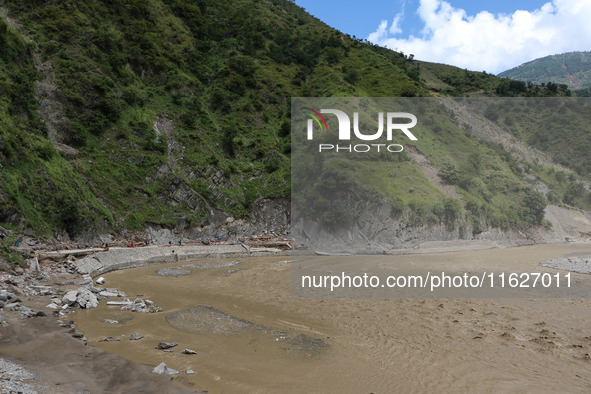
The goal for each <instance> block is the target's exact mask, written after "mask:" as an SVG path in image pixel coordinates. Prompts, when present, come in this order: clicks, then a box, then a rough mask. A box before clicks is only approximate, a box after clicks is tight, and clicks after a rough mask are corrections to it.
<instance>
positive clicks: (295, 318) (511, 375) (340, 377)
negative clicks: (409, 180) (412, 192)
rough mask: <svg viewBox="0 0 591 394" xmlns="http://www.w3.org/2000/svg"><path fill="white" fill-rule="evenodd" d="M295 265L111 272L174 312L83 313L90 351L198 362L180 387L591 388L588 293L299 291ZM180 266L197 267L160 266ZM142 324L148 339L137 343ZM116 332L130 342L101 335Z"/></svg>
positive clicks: (536, 249) (524, 263)
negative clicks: (325, 295) (450, 295)
mask: <svg viewBox="0 0 591 394" xmlns="http://www.w3.org/2000/svg"><path fill="white" fill-rule="evenodd" d="M586 253H588V254H591V247H590V246H589V245H572V244H570V245H536V246H528V247H520V248H512V249H491V250H484V251H466V252H454V253H434V254H427V255H412V256H373V257H372V259H377V260H380V259H382V260H380V264H398V265H400V264H409V263H412V264H413V267H414V268H413V269H414V270H415V272H422V271H425V270H428V269H432V268H433V267H434V266H436V267H437V268H442V267H443V268H445V266H446V264H447V265H450V266H453V265H456V266H457V265H459V266H465V265H469V266H470V267H472V269H479V268H481V269H486V268H490V267H493V266H494V267H495V269H497V270H503V269H505V270H511V269H514V268H515V267H516V266H519V267H520V268H522V269H525V270H530V271H540V270H541V268H540V266H539V263H540V262H541V261H544V260H547V259H549V258H553V257H559V256H566V255H571V254H577V255H582V254H586ZM357 258H358V257H357ZM285 259H286V258H285V257H283V258H281V257H273V258H254V259H244V260H243V261H241V262H240V263H238V264H235V265H232V266H219V267H217V268H216V266H215V262H216V261H215V260H211V261H209V262H208V263H207V264H205V265H206V266H207V267H204V266H201V267H198V266H187V263H176V264H168V265H158V266H148V267H142V268H136V269H130V270H125V271H118V272H112V273H109V274H107V275H105V277H106V279H107V283H106V285H105V286H108V287H117V288H119V289H120V290H123V291H125V292H126V293H127V294H128V295H129V296H130V297H132V296H134V295H138V294H142V295H143V296H144V297H146V298H150V299H152V300H153V301H155V302H156V303H157V304H158V305H159V306H161V307H162V308H163V309H164V311H163V312H160V313H156V314H141V313H132V312H126V313H124V312H121V311H119V310H118V309H117V308H115V307H108V306H106V305H105V303H104V302H103V303H101V305H100V306H99V308H97V309H93V310H86V311H84V310H80V311H78V312H76V314H75V315H74V320H75V321H76V324H77V327H78V329H79V330H80V331H82V332H83V333H84V334H85V335H86V337H87V338H88V340H89V342H88V343H89V345H91V346H98V347H100V348H102V349H104V350H107V351H108V352H112V353H114V354H117V355H121V356H123V357H125V358H127V359H129V360H132V361H135V362H137V363H140V364H146V365H149V366H155V365H157V364H158V363H160V362H161V361H165V362H166V363H167V365H168V366H169V367H172V368H175V369H179V370H186V369H193V370H194V371H195V372H196V374H195V375H184V374H180V375H177V376H176V377H175V378H174V382H175V383H177V384H179V385H182V386H185V387H188V388H191V389H193V390H197V389H199V390H204V389H206V390H209V392H210V393H218V392H229V393H233V392H261V393H267V392H285V393H290V392H297V393H301V392H319V393H320V392H322V393H330V392H334V393H337V392H338V393H342V392H368V393H369V392H374V393H379V392H394V391H401V390H404V391H410V392H427V391H429V392H431V391H448V392H449V391H470V392H489V391H523V392H532V391H538V392H556V391H561V392H563V391H569V392H589V390H591V361H590V354H591V324H590V323H591V318H590V317H589V312H590V311H591V301H590V299H588V298H584V297H582V298H572V299H554V298H550V299H540V298H534V299H501V298H499V299H408V298H405V299H396V298H395V299H383V298H380V299H370V298H367V299H364V298H338V299H319V298H294V297H292V294H291V291H290V269H291V265H290V264H286V263H282V262H280V261H283V260H285ZM220 261H221V260H220ZM223 261H228V260H227V259H226V260H223ZM343 262H344V263H345V264H346V258H344V257H343ZM201 264H202V263H201ZM351 264H353V263H351ZM179 266H184V267H182V269H183V270H184V271H179V272H184V273H186V271H187V270H188V271H189V272H190V273H189V274H187V275H178V276H163V275H159V274H157V273H156V270H159V269H162V268H167V267H179ZM544 269H545V270H551V269H550V268H544ZM234 270H236V271H234ZM554 272H557V271H554ZM161 273H162V272H161ZM575 275H577V280H579V281H583V282H585V283H586V282H588V281H590V280H591V277H589V276H586V275H581V274H575ZM129 317H131V319H129ZM167 317H168V321H167ZM128 319H129V320H128ZM112 321H117V322H118V323H112ZM133 332H139V333H141V334H142V335H144V338H143V339H142V340H139V341H130V340H129V335H130V334H131V333H133ZM107 336H113V337H120V338H121V341H120V342H98V341H99V340H100V339H103V338H105V337H107ZM160 341H173V342H178V343H179V346H177V347H175V348H174V349H173V350H174V352H172V353H165V352H163V351H162V350H157V349H154V347H155V345H156V344H157V343H158V342H160ZM184 348H190V349H194V350H196V351H197V352H198V354H197V355H184V354H181V350H182V349H184Z"/></svg>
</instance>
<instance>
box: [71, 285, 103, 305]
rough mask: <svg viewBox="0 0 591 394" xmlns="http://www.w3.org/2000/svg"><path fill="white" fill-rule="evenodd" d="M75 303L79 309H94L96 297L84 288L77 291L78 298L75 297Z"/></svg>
mask: <svg viewBox="0 0 591 394" xmlns="http://www.w3.org/2000/svg"><path fill="white" fill-rule="evenodd" d="M76 302H77V303H78V305H80V308H86V309H91V308H96V307H97V306H98V299H97V298H96V295H95V294H94V293H93V292H92V291H90V290H88V289H85V288H80V289H78V296H77V297H76Z"/></svg>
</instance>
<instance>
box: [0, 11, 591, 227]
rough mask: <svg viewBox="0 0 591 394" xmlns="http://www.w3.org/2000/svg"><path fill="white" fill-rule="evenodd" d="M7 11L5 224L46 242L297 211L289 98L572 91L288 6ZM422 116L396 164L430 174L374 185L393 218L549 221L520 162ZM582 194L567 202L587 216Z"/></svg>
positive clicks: (0, 215)
mask: <svg viewBox="0 0 591 394" xmlns="http://www.w3.org/2000/svg"><path fill="white" fill-rule="evenodd" d="M0 5H1V6H3V7H4V8H3V10H4V11H5V12H4V15H7V16H8V17H10V18H11V20H13V21H16V22H17V23H13V26H12V27H8V26H7V25H6V23H3V24H2V25H0V27H2V28H0V33H1V37H2V38H3V40H5V41H4V42H5V43H6V48H7V50H6V51H2V54H1V57H2V58H1V61H2V62H3V67H2V68H0V72H1V73H2V79H1V81H2V82H1V83H2V85H1V86H2V87H1V89H3V92H6V94H3V95H2V97H3V99H2V101H0V111H1V117H0V119H1V120H0V122H4V123H3V124H2V125H3V127H2V131H1V132H2V136H1V138H2V148H1V149H2V150H1V152H2V153H1V154H2V157H0V159H1V163H2V166H3V167H2V173H1V174H0V176H1V177H2V182H1V183H0V222H2V223H4V224H6V225H8V226H13V228H15V229H19V230H21V231H22V230H27V231H30V232H33V233H36V234H38V235H43V236H52V235H55V234H54V230H55V231H58V232H59V231H64V232H67V233H68V234H69V235H77V234H81V233H83V232H85V230H87V229H91V230H93V231H111V230H114V231H116V232H123V231H124V230H130V231H142V230H144V229H145V228H146V225H151V226H155V227H165V228H176V229H177V230H179V231H182V230H183V229H185V228H193V229H199V228H201V226H205V225H207V224H210V223H217V224H219V223H225V221H226V218H228V217H229V216H233V217H236V218H240V217H246V216H247V215H249V214H251V213H252V210H253V207H255V206H256V204H257V203H258V201H259V200H260V199H261V198H283V197H287V196H289V194H290V188H291V182H290V171H291V168H290V157H291V135H290V122H289V119H290V117H291V108H290V99H291V97H305V96H318V97H346V96H357V97H364V96H365V97H380V96H383V97H391V96H404V97H412V96H429V95H437V96H441V95H449V96H464V95H475V96H497V95H499V94H502V95H511V96H553V95H565V94H567V93H568V92H567V91H564V90H560V89H556V90H553V89H551V88H550V89H549V88H548V87H541V86H533V85H530V86H528V85H526V84H525V83H522V82H517V81H509V80H506V79H499V78H497V77H495V76H493V75H489V74H486V73H475V72H470V71H466V70H461V69H458V68H455V67H450V66H445V65H439V64H432V63H425V62H420V61H416V60H414V59H412V58H409V57H406V56H404V55H402V54H399V53H396V52H393V51H390V50H387V49H384V48H380V47H377V46H374V45H371V44H369V43H366V42H362V41H360V40H355V39H352V38H351V37H349V36H348V35H346V34H343V33H341V32H338V31H336V30H334V29H331V28H330V27H328V26H326V25H325V24H324V23H322V22H321V21H319V20H317V19H316V18H313V17H312V16H310V15H309V14H307V13H306V12H304V11H303V10H302V9H301V8H299V7H297V6H296V5H295V4H293V3H292V2H290V1H287V0H267V1H255V0H235V1H230V0H198V1H188V0H172V1H162V0H147V1H140V0H114V1H111V2H109V3H108V4H107V3H105V2H101V1H97V2H79V1H69V0H67V1H61V2H54V3H50V4H48V3H46V2H44V1H36V0H35V1H28V2H20V1H18V2H17V1H0ZM24 37H27V39H28V40H29V43H27V42H25V40H24ZM8 49H9V50H8ZM428 118H429V119H428V122H430V123H429V127H427V128H426V129H425V134H424V136H423V137H422V139H421V141H420V142H419V143H418V144H416V146H415V148H416V150H415V151H413V153H414V155H412V156H406V155H400V156H399V158H398V159H397V160H399V161H398V162H397V163H396V165H397V167H398V171H400V173H401V174H407V175H409V176H410V175H413V174H417V175H420V174H424V175H423V176H417V177H415V178H414V181H413V182H412V183H411V184H403V185H398V186H400V187H398V186H396V187H394V186H392V185H389V184H387V183H385V180H387V179H388V177H389V171H391V170H390V169H389V168H386V167H387V166H386V165H385V164H384V166H383V168H382V167H378V168H376V172H375V173H374V178H372V182H373V183H374V185H375V186H376V188H378V187H381V186H380V185H385V186H384V187H385V189H384V190H383V192H384V194H385V196H386V197H387V199H389V201H390V204H392V205H393V206H394V207H395V208H396V210H395V211H396V212H399V213H401V214H404V215H407V216H408V215H410V216H412V217H415V218H417V220H419V219H420V223H419V224H418V225H421V226H423V225H424V226H428V225H430V224H433V225H435V224H440V223H443V222H445V221H448V222H453V223H452V224H453V227H454V228H456V229H458V228H459V227H460V226H461V225H462V223H463V224H465V225H466V226H464V229H465V230H466V231H468V229H470V230H474V231H476V232H477V231H483V230H485V229H487V228H489V227H504V228H521V229H523V228H529V227H532V226H538V225H540V224H541V222H542V220H541V217H540V212H541V211H540V210H542V211H543V207H544V206H545V203H546V200H545V199H544V197H542V196H541V195H539V194H537V192H534V191H533V190H532V187H531V185H530V183H528V181H527V176H529V175H531V174H529V173H528V172H527V171H522V169H521V168H522V167H523V166H524V165H525V164H523V163H521V158H519V157H513V156H512V155H511V154H510V153H509V152H507V150H506V149H505V148H504V147H503V146H502V145H498V144H492V143H491V142H490V141H489V142H487V141H484V140H482V139H480V138H478V137H477V136H475V135H473V134H471V133H470V132H469V130H466V129H465V128H464V127H463V126H462V124H461V123H454V122H451V121H447V120H446V121H441V120H438V119H437V117H436V116H435V115H430V116H428ZM526 132H527V131H523V133H522V132H520V133H518V134H517V137H516V138H522V139H523V140H524V141H525V142H526V143H529V142H531V141H528V138H527V135H526ZM23 142H24V143H23ZM539 147H540V148H541V149H546V148H548V147H547V146H542V145H540V146H539ZM563 148H564V149H565V151H564V154H565V155H568V149H569V147H568V146H567V145H566V144H565V146H564V147H563ZM571 148H572V147H571ZM550 151H551V150H550ZM468 152H472V154H468ZM551 152H552V151H551ZM411 158H412V160H411ZM526 162H528V163H529V161H527V160H526ZM524 163H525V162H524ZM565 165H571V163H569V162H565ZM526 167H527V166H526ZM530 167H531V166H530ZM585 168H586V167H585ZM352 176H353V177H360V176H363V175H360V174H357V175H356V174H352ZM572 177H573V182H575V181H577V180H578V179H579V178H580V177H581V175H576V174H573V175H572ZM408 179H410V178H408ZM411 189H412V191H410V190H411ZM442 190H443V191H442ZM415 191H419V192H417V193H415ZM411 193H412V195H411ZM565 193H566V191H565V190H563V186H560V187H558V186H557V188H556V193H555V197H556V199H557V202H558V201H561V200H562V199H563V195H565ZM585 193H586V190H584V191H583V194H581V196H580V197H577V198H575V199H570V200H568V201H569V202H568V203H569V204H574V205H579V206H581V207H583V208H585V207H587V205H586V202H585V201H586V200H585V196H586V195H585ZM458 197H460V198H458ZM322 203H323V201H321V200H319V201H318V204H320V205H322ZM532 207H533V211H530V208H532ZM446 210H447V211H446ZM446 212H447V213H446ZM230 222H231V220H230ZM448 224H449V223H448Z"/></svg>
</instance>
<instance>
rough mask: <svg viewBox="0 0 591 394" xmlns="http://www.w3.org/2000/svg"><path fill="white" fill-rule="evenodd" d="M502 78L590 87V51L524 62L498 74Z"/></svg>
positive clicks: (571, 86) (573, 87)
mask: <svg viewBox="0 0 591 394" xmlns="http://www.w3.org/2000/svg"><path fill="white" fill-rule="evenodd" d="M499 77H502V78H511V79H514V80H517V81H523V82H531V83H534V84H538V85H540V84H543V83H548V82H551V83H553V84H556V85H566V86H568V88H569V89H571V90H581V89H587V88H591V52H567V53H562V54H560V55H551V56H546V57H543V58H539V59H535V60H532V61H530V62H527V63H524V64H522V65H520V66H517V67H515V68H512V69H510V70H506V71H503V72H502V73H500V74H499Z"/></svg>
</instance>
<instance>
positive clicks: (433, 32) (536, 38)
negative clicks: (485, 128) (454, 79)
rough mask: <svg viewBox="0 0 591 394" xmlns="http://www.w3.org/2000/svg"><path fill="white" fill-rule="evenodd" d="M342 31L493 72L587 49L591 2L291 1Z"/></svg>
mask: <svg viewBox="0 0 591 394" xmlns="http://www.w3.org/2000/svg"><path fill="white" fill-rule="evenodd" d="M295 2H296V4H298V5H299V6H301V7H303V8H305V9H306V10H307V11H308V12H309V13H311V14H312V15H314V16H316V17H317V18H319V19H321V20H322V21H324V22H326V23H327V24H328V25H330V26H332V27H335V28H337V29H339V30H341V31H343V32H345V33H347V34H350V35H352V36H353V35H354V36H357V37H360V38H368V39H370V40H371V41H372V42H375V43H377V44H380V45H383V46H386V47H389V48H391V49H395V50H399V51H403V52H405V53H413V54H414V55H415V57H416V58H417V59H421V60H428V61H435V62H440V63H446V64H452V65H455V66H458V67H462V68H468V69H471V70H477V71H483V70H486V71H488V72H493V73H498V72H501V71H503V70H505V69H507V68H511V67H514V66H517V65H519V64H522V63H524V62H526V61H529V60H533V59H535V58H538V57H542V56H547V55H551V54H556V53H563V52H569V51H584V50H591V23H589V18H590V17H591V0H546V1H542V0H519V1H515V0H514V1H509V0H496V1H491V0H486V1H469V0H365V1H359V0H296V1H295Z"/></svg>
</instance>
